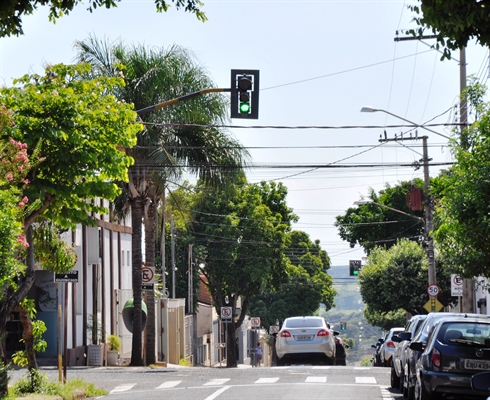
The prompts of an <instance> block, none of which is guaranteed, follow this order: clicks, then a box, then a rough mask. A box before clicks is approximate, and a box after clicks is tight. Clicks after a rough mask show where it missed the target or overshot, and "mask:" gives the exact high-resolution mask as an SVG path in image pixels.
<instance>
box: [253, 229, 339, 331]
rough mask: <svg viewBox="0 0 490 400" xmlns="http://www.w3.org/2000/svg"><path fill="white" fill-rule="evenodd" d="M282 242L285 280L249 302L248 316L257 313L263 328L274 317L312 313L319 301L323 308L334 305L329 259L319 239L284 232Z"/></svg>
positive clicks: (275, 318)
mask: <svg viewBox="0 0 490 400" xmlns="http://www.w3.org/2000/svg"><path fill="white" fill-rule="evenodd" d="M286 243H287V244H286V248H285V250H284V253H285V256H286V257H287V258H288V260H287V262H288V265H287V280H286V282H284V283H282V284H281V285H280V286H279V287H278V288H276V289H274V290H267V289H264V290H263V292H262V293H260V294H259V295H257V296H254V297H253V298H252V299H251V301H250V313H251V315H256V316H260V318H261V321H262V324H263V325H264V326H265V327H266V328H267V327H269V326H270V325H273V324H275V321H276V320H279V321H283V320H284V319H285V318H287V317H291V316H298V315H313V313H314V312H315V311H316V310H317V309H318V306H319V304H320V303H323V304H324V305H325V307H326V309H327V310H328V309H330V308H331V307H332V306H333V304H334V298H335V295H336V291H335V290H334V289H333V286H332V277H331V276H330V275H328V274H327V272H326V271H327V270H328V269H329V268H330V259H329V257H328V255H327V252H326V251H325V250H322V249H321V247H320V244H319V241H315V242H312V241H311V239H310V237H309V236H308V234H307V233H305V232H302V231H292V232H290V233H288V234H287V242H286ZM298 299H301V301H298Z"/></svg>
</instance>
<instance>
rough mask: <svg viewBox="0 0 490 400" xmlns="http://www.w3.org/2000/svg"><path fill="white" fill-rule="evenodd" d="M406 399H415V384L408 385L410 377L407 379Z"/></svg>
mask: <svg viewBox="0 0 490 400" xmlns="http://www.w3.org/2000/svg"><path fill="white" fill-rule="evenodd" d="M407 399H408V400H415V386H410V379H409V380H408V391H407Z"/></svg>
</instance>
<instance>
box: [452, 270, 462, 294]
mask: <svg viewBox="0 0 490 400" xmlns="http://www.w3.org/2000/svg"><path fill="white" fill-rule="evenodd" d="M462 295H463V278H461V277H460V276H459V275H457V274H452V275H451V296H458V297H460V296H462Z"/></svg>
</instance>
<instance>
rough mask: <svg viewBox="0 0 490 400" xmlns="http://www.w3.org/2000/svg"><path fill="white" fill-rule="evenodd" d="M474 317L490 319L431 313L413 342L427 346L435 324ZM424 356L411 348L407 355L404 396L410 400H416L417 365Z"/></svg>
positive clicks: (475, 315) (413, 338)
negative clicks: (451, 319) (441, 321)
mask: <svg viewBox="0 0 490 400" xmlns="http://www.w3.org/2000/svg"><path fill="white" fill-rule="evenodd" d="M464 316H467V317H473V318H478V317H481V318H490V316H487V315H481V314H462V313H429V314H428V315H427V318H426V319H425V321H424V322H423V323H422V325H421V326H420V327H419V329H418V331H417V332H416V333H415V335H414V336H413V337H412V342H421V343H423V344H424V345H426V343H427V340H428V337H429V333H430V332H431V330H432V327H433V326H434V324H435V323H436V322H437V321H439V320H441V319H442V318H457V317H464ZM421 354H422V351H419V350H416V349H414V348H412V347H411V345H410V346H409V348H408V349H407V354H406V356H405V367H404V371H403V395H404V396H405V397H406V398H407V399H408V400H414V397H415V396H414V394H415V383H416V377H417V375H416V365H417V361H418V359H419V357H420V355H421Z"/></svg>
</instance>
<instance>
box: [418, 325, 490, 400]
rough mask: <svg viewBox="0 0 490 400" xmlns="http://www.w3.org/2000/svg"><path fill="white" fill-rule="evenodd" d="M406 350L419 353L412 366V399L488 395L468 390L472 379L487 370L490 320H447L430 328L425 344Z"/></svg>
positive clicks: (489, 389)
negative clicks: (414, 377) (414, 380)
mask: <svg viewBox="0 0 490 400" xmlns="http://www.w3.org/2000/svg"><path fill="white" fill-rule="evenodd" d="M410 348H411V349H413V350H415V351H419V352H421V355H420V357H419V359H418V361H417V365H416V370H415V373H416V383H415V398H416V399H417V400H429V399H432V398H434V397H435V396H436V395H441V394H451V396H457V398H458V399H460V398H464V397H472V398H474V397H476V396H481V397H482V398H486V397H487V396H490V382H488V381H487V389H486V391H476V390H474V388H473V387H472V376H473V375H475V374H477V373H480V372H482V371H488V370H490V320H489V319H488V318H471V317H459V316H458V317H454V316H453V317H448V318H442V319H440V320H439V321H438V322H437V323H436V324H434V326H433V327H432V329H431V332H430V334H429V337H428V341H427V343H425V342H422V341H413V342H412V343H411V344H410Z"/></svg>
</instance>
